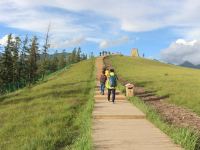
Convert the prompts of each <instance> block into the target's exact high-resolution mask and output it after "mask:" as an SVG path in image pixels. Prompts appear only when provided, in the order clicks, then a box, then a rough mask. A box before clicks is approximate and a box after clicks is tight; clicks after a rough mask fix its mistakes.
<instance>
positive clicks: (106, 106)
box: [92, 57, 182, 150]
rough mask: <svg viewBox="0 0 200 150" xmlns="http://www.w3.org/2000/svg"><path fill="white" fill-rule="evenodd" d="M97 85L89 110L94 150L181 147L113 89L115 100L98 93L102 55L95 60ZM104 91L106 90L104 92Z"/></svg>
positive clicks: (158, 149) (177, 149)
mask: <svg viewBox="0 0 200 150" xmlns="http://www.w3.org/2000/svg"><path fill="white" fill-rule="evenodd" d="M96 67H97V87H96V93H95V106H94V111H93V129H92V130H93V132H92V137H93V142H94V149H100V150H101V149H102V150H104V149H108V150H181V149H182V148H180V147H179V146H177V145H175V144H173V143H172V141H171V140H170V138H169V137H167V136H166V135H165V134H164V133H162V132H161V131H160V130H159V129H158V128H156V127H155V126H154V125H153V124H151V123H150V122H149V121H148V120H146V119H145V114H143V113H142V112H141V111H140V110H139V109H137V108H136V107H135V106H133V105H132V104H130V103H129V102H128V101H127V100H126V97H125V96H124V95H122V94H121V93H120V92H119V91H117V95H116V103H115V104H112V103H111V102H108V101H107V99H106V95H105V96H102V95H100V91H99V81H98V80H99V75H100V72H101V70H102V67H103V58H102V57H99V58H97V59H96ZM106 94H107V93H106Z"/></svg>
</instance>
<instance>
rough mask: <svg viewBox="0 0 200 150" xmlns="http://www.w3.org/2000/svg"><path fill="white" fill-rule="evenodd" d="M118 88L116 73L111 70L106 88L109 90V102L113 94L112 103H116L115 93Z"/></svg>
mask: <svg viewBox="0 0 200 150" xmlns="http://www.w3.org/2000/svg"><path fill="white" fill-rule="evenodd" d="M116 87H117V76H116V75H115V73H114V69H110V73H109V76H108V79H107V81H106V88H107V89H108V101H110V95H111V93H112V102H113V104H114V102H115V91H116Z"/></svg>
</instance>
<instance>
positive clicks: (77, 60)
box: [76, 47, 81, 62]
mask: <svg viewBox="0 0 200 150" xmlns="http://www.w3.org/2000/svg"><path fill="white" fill-rule="evenodd" d="M79 61H81V48H80V47H79V48H78V50H77V54H76V62H79Z"/></svg>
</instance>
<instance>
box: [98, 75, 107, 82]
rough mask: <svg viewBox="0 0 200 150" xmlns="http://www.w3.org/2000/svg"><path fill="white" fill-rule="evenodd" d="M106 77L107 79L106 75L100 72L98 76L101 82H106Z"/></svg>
mask: <svg viewBox="0 0 200 150" xmlns="http://www.w3.org/2000/svg"><path fill="white" fill-rule="evenodd" d="M106 79H107V77H106V76H105V75H103V74H102V75H101V77H100V82H101V83H106Z"/></svg>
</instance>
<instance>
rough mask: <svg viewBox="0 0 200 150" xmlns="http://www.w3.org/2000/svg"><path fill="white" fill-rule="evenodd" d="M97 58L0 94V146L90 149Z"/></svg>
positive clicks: (29, 149) (31, 149) (10, 148)
mask: <svg viewBox="0 0 200 150" xmlns="http://www.w3.org/2000/svg"><path fill="white" fill-rule="evenodd" d="M94 87H95V78H94V60H87V61H82V62H80V63H78V64H74V65H72V66H71V67H70V68H69V69H67V70H63V71H62V72H60V73H59V74H55V75H54V76H51V77H50V78H48V79H47V80H46V81H45V82H44V83H40V84H38V85H36V86H34V87H32V88H24V89H22V90H18V91H16V92H13V93H10V94H7V95H4V96H1V97H0V110H1V111H0V139H1V140H0V149H5V150H7V149H8V150H17V149H20V150H36V149H37V150H54V149H60V148H62V149H68V148H73V147H76V149H81V147H83V148H84V149H90V148H91V145H92V141H91V137H90V132H91V131H90V127H91V112H92V108H93V89H94Z"/></svg>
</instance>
